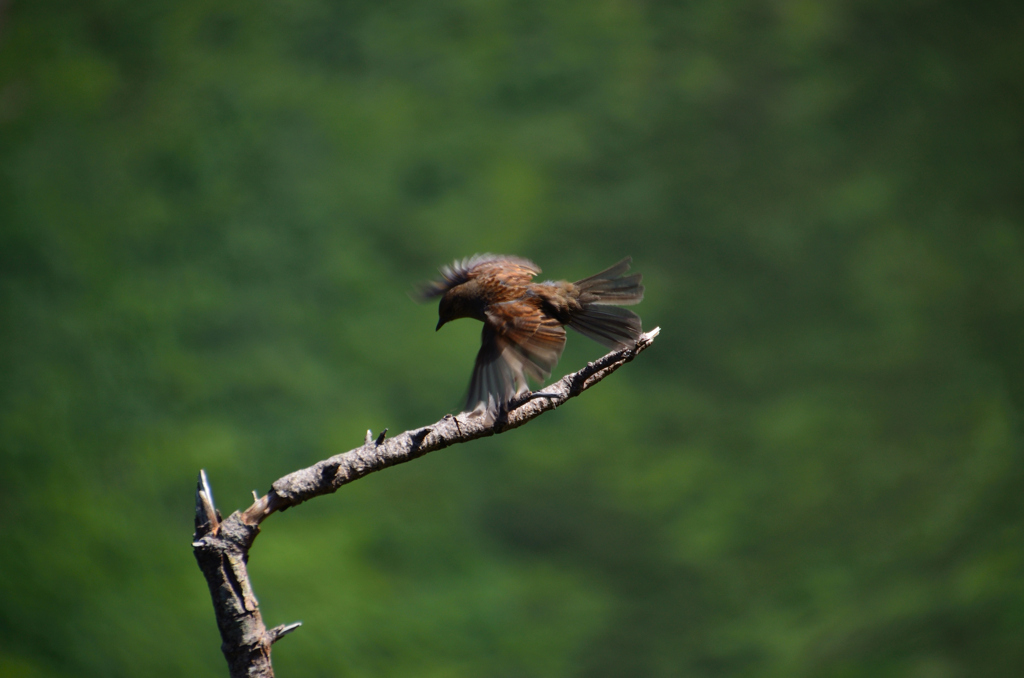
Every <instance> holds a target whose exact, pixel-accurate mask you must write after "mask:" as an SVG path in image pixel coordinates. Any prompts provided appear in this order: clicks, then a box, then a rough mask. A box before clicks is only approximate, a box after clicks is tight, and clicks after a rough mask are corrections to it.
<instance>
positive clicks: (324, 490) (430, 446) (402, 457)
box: [192, 328, 660, 678]
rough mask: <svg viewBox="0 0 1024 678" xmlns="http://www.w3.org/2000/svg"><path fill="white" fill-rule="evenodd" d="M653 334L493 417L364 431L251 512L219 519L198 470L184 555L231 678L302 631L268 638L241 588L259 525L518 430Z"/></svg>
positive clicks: (264, 677)
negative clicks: (209, 608)
mask: <svg viewBox="0 0 1024 678" xmlns="http://www.w3.org/2000/svg"><path fill="white" fill-rule="evenodd" d="M659 332H660V328H655V329H653V330H651V331H650V332H647V333H645V334H643V335H641V336H640V338H639V339H638V340H637V343H636V345H635V346H631V347H629V348H624V349H621V350H618V351H612V352H611V353H609V354H607V355H606V356H604V357H603V358H601V359H600V360H596V361H594V362H592V363H588V364H587V366H586V367H584V368H583V369H582V370H580V371H578V372H574V373H572V374H568V375H566V376H565V377H563V378H562V379H560V380H558V381H557V382H555V383H554V384H551V385H550V386H547V387H546V388H545V389H544V390H543V391H539V392H533V393H523V394H521V395H518V396H516V397H515V398H513V400H512V401H511V402H510V403H509V404H508V406H507V408H506V409H505V411H503V412H501V413H499V415H498V416H497V417H494V418H489V417H487V416H482V415H480V414H479V413H477V414H474V413H466V412H463V413H461V414H459V415H455V416H453V415H451V414H446V415H445V416H444V417H443V418H442V419H441V420H440V421H438V422H437V423H435V424H433V425H431V426H425V427H423V428H418V429H413V430H411V431H406V432H405V433H402V434H400V435H397V436H395V437H393V438H390V439H385V436H386V434H387V429H384V430H383V431H381V433H380V435H378V436H377V438H376V439H374V438H373V434H372V433H371V432H370V431H367V432H366V437H365V441H364V443H363V445H362V446H360V447H357V448H355V449H353V450H349V451H348V452H345V453H343V454H338V455H335V456H333V457H331V458H330V459H325V460H323V461H320V462H317V463H316V464H313V465H312V466H310V467H309V468H305V469H302V470H300V471H295V472H294V473H290V474H288V475H286V476H284V477H283V478H279V479H278V480H277V481H275V482H274V483H273V485H272V486H271V489H270V491H269V492H268V493H267V494H266V495H264V496H262V497H257V498H256V501H255V502H254V503H253V505H252V506H250V507H249V508H247V509H246V510H245V511H241V512H240V511H235V512H234V513H232V514H231V515H230V516H228V518H227V519H226V520H225V519H222V518H221V515H220V512H219V511H217V509H216V507H215V506H214V503H213V492H212V491H211V490H210V484H209V481H208V479H207V477H206V472H205V471H201V472H200V474H199V481H198V483H197V487H196V532H195V536H194V537H193V539H192V548H193V551H194V553H195V557H196V560H197V561H198V563H199V567H200V569H201V570H202V571H203V574H204V575H205V576H206V581H207V584H208V585H209V587H210V595H211V596H212V597H213V607H214V612H215V614H216V617H217V626H218V628H219V629H220V633H221V639H222V640H223V644H222V646H221V649H222V650H223V652H224V656H225V657H226V658H227V660H228V667H229V669H230V672H231V676H232V678H241V677H243V676H247V677H249V678H273V675H274V669H273V666H272V665H271V663H270V647H271V645H273V644H274V643H275V642H277V641H278V640H280V639H281V638H282V637H284V636H285V635H287V634H288V633H291V632H292V631H294V630H295V629H297V628H299V627H300V626H301V625H302V623H301V622H296V623H293V624H287V625H281V626H277V627H274V628H273V629H271V630H269V631H268V630H267V628H266V626H265V625H264V624H263V618H262V616H261V615H260V609H259V603H258V602H257V601H256V596H255V595H254V594H253V591H252V586H251V585H250V583H249V574H248V571H247V570H246V562H247V560H248V557H249V549H250V548H251V547H252V544H253V541H254V540H255V539H256V535H258V534H259V530H260V527H259V526H260V523H262V522H263V521H264V520H266V518H267V517H268V516H270V515H271V514H273V513H275V512H276V511H283V510H285V509H287V508H290V507H292V506H296V505H298V504H301V503H302V502H304V501H308V500H309V499H312V498H313V497H318V496H320V495H323V494H330V493H332V492H336V491H337V490H338V488H340V487H341V486H342V485H345V484H347V483H350V482H352V481H353V480H357V479H359V478H362V477H363V476H365V475H367V474H370V473H373V472H374V471H379V470H381V469H384V468H387V467H389V466H394V465H396V464H402V463H405V462H407V461H412V460H413V459H416V458H417V457H422V456H423V455H424V454H427V453H428V452H434V451H436V450H441V449H444V448H446V447H449V446H451V445H455V444H457V443H464V442H468V441H470V440H476V439H477V438H484V437H486V436H492V435H495V434H498V433H502V432H504V431H508V430H509V429H513V428H518V427H519V426H522V425H523V424H525V423H526V422H528V421H530V420H532V419H535V418H537V417H539V416H540V415H541V414H543V413H545V412H547V411H548V410H553V409H555V408H556V407H559V406H561V405H562V404H563V403H565V402H566V401H567V400H569V399H570V398H575V397H576V396H578V395H579V394H581V393H583V391H585V390H587V389H588V388H590V387H591V386H593V385H594V384H596V383H597V382H599V381H601V380H602V379H604V378H605V377H607V376H608V375H609V374H611V373H612V372H614V371H615V370H617V369H619V368H620V367H622V366H623V365H625V364H626V363H628V362H629V361H631V360H633V358H635V357H636V356H637V355H639V354H640V353H641V352H642V351H644V350H646V349H647V348H648V347H649V346H650V345H651V344H652V343H653V342H654V338H655V337H657V336H658V333H659Z"/></svg>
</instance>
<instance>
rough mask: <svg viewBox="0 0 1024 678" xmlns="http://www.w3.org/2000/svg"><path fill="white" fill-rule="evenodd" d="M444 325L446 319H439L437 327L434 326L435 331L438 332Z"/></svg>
mask: <svg viewBox="0 0 1024 678" xmlns="http://www.w3.org/2000/svg"><path fill="white" fill-rule="evenodd" d="M442 325H444V320H438V321H437V327H435V328H434V331H435V332H437V331H438V330H439V329H441V326H442Z"/></svg>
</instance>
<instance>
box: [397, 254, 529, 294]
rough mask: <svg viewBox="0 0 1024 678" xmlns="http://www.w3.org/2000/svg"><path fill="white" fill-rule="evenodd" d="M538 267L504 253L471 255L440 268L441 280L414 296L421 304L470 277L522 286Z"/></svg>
mask: <svg viewBox="0 0 1024 678" xmlns="http://www.w3.org/2000/svg"><path fill="white" fill-rule="evenodd" d="M538 273H540V268H539V267H538V266H537V265H536V264H535V263H533V262H532V261H530V260H529V259H523V258H522V257H514V256H510V255H506V254H474V255H473V256H471V257H466V258H465V259H462V260H461V261H460V260H456V261H453V262H452V263H451V264H449V265H447V266H442V267H441V278H440V279H438V280H432V281H430V282H428V283H425V284H424V285H422V286H421V287H420V289H419V291H418V293H417V296H418V297H419V299H420V301H426V300H428V299H431V298H433V297H439V296H441V295H442V294H444V293H445V292H447V291H448V290H450V289H451V288H453V287H455V286H456V285H461V284H462V283H464V282H468V281H469V280H472V279H473V278H479V277H483V278H491V279H494V280H500V281H501V282H502V283H504V284H506V285H525V284H526V283H528V282H530V280H532V279H533V277H534V276H535V275H537V274H538Z"/></svg>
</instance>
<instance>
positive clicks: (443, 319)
mask: <svg viewBox="0 0 1024 678" xmlns="http://www.w3.org/2000/svg"><path fill="white" fill-rule="evenodd" d="M481 292H482V290H480V289H479V287H478V285H477V284H476V282H475V281H471V282H468V283H464V284H462V285H456V286H455V287H453V288H451V289H450V290H448V291H447V292H445V293H444V296H442V297H441V301H440V302H439V303H438V305H437V327H436V328H435V331H436V330H439V329H441V327H442V326H443V325H444V324H445V323H448V322H451V321H452V320H457V319H459V318H476V319H477V320H484V319H485V318H486V316H485V315H484V307H485V300H484V297H483V295H482V294H481Z"/></svg>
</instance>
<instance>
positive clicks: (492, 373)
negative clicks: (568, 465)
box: [417, 254, 644, 421]
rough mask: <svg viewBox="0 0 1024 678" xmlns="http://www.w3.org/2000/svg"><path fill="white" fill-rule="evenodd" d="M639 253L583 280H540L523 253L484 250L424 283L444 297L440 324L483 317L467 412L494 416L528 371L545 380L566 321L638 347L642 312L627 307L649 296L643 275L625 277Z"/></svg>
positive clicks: (422, 293)
mask: <svg viewBox="0 0 1024 678" xmlns="http://www.w3.org/2000/svg"><path fill="white" fill-rule="evenodd" d="M631 262H632V257H626V258H625V259H623V260H622V261H620V262H619V263H617V264H615V265H614V266H611V267H610V268H607V269H605V270H603V271H601V272H600V273H597V274H595V275H592V276H590V277H589V278H584V279H583V280H579V281H577V282H568V281H565V280H559V281H551V280H549V281H545V282H539V283H537V282H533V278H534V277H535V276H537V275H538V274H539V273H540V272H541V270H540V268H539V267H538V266H537V265H536V264H534V263H533V262H532V261H530V260H528V259H523V258H522V257H516V256H509V255H498V254H476V255H473V256H471V257H466V258H465V259H462V260H456V261H454V262H453V263H451V264H449V265H447V266H443V267H441V269H440V273H441V277H440V279H437V280H433V281H431V282H428V283H425V284H424V285H422V286H421V287H420V289H419V293H418V295H417V296H418V298H419V300H420V301H428V300H430V299H433V298H435V297H440V302H439V303H438V309H437V315H438V321H437V327H436V328H435V329H436V330H440V329H441V327H442V326H444V325H445V324H447V323H449V322H451V321H452V320H456V319H459V318H475V319H476V320H480V321H483V324H484V327H483V332H482V334H481V338H480V351H479V352H478V353H477V356H476V362H475V364H474V366H473V375H472V377H471V378H470V381H469V392H468V394H467V397H466V404H465V409H464V411H465V412H469V413H470V414H471V415H473V416H480V415H485V416H486V418H487V419H489V420H492V421H493V420H494V418H495V417H496V416H497V414H498V412H500V411H503V410H504V409H505V407H506V405H507V404H508V402H509V401H510V400H511V399H512V398H513V397H514V396H516V395H517V394H520V393H523V392H525V391H528V390H529V387H528V384H527V381H526V377H527V376H529V377H530V378H531V379H533V380H534V381H536V382H539V383H543V382H544V380H546V379H547V378H548V377H549V376H550V375H551V370H552V369H553V368H554V367H555V365H556V364H557V363H558V359H559V358H560V357H561V355H562V349H563V348H564V346H565V327H566V326H568V327H570V328H572V329H574V330H576V331H577V332H579V333H581V334H583V335H584V336H587V337H590V338H591V339H593V340H594V341H597V342H598V343H600V344H602V345H604V346H606V347H608V348H612V349H621V348H626V347H629V346H635V345H636V341H637V339H638V338H639V337H640V335H641V333H642V329H641V324H640V317H639V316H638V315H637V314H636V313H633V312H632V311H630V310H628V309H625V308H620V306H624V305H632V304H638V303H640V301H642V300H643V298H644V286H643V285H642V284H641V280H642V276H641V275H640V274H639V273H634V274H632V275H625V273H626V272H627V271H628V270H629V267H630V263H631Z"/></svg>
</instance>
